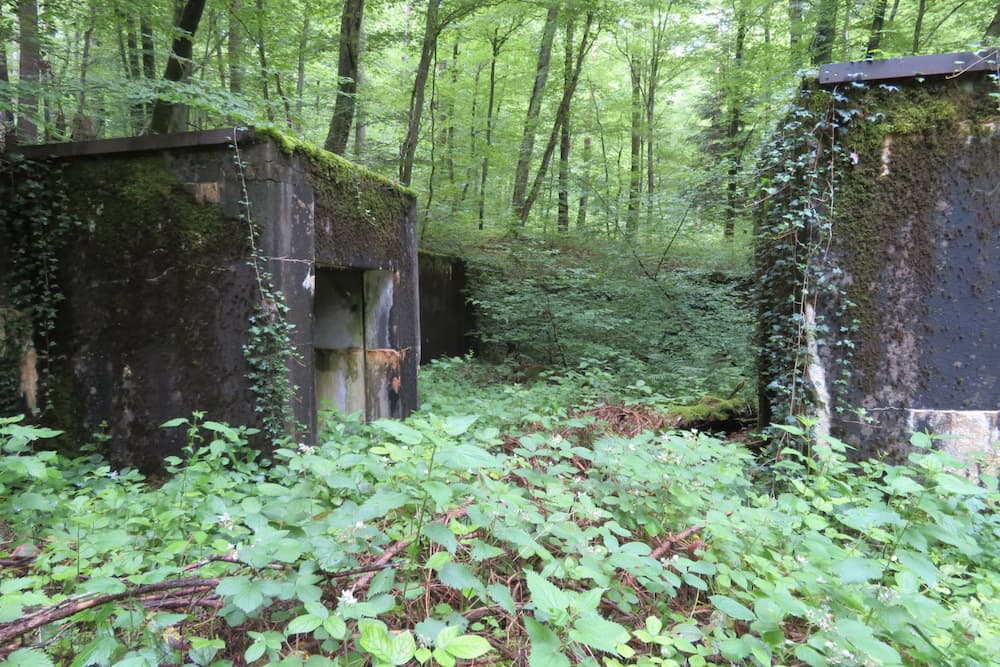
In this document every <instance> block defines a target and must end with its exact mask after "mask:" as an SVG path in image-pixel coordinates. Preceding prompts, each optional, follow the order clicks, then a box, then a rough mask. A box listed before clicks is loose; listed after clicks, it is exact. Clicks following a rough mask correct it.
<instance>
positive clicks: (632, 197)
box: [625, 55, 643, 236]
mask: <svg viewBox="0 0 1000 667" xmlns="http://www.w3.org/2000/svg"><path fill="white" fill-rule="evenodd" d="M628 66H629V67H628V68H629V78H630V80H631V82H632V122H631V132H630V134H631V137H632V143H631V152H630V154H629V155H630V162H629V178H628V215H627V216H626V218H625V233H626V234H627V235H628V236H635V235H636V233H637V232H638V231H639V197H640V194H641V193H640V190H642V115H643V114H642V72H641V70H640V63H639V59H638V56H636V55H633V56H631V57H630V58H629V63H628Z"/></svg>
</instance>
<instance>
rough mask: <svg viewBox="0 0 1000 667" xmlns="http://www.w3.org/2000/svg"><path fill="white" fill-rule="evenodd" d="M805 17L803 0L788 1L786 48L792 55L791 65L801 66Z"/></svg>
mask: <svg viewBox="0 0 1000 667" xmlns="http://www.w3.org/2000/svg"><path fill="white" fill-rule="evenodd" d="M804 15H805V0H788V46H789V48H790V50H791V54H792V63H793V64H794V65H795V66H797V67H798V66H801V64H802V58H801V48H802V46H801V45H802V32H803V30H804V28H803V22H804V21H803V19H804Z"/></svg>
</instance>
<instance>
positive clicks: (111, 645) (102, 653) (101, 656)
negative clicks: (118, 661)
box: [70, 635, 121, 667]
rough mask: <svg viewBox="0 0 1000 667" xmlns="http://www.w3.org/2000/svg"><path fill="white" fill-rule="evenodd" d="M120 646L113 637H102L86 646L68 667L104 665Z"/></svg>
mask: <svg viewBox="0 0 1000 667" xmlns="http://www.w3.org/2000/svg"><path fill="white" fill-rule="evenodd" d="M119 646H121V644H119V643H118V640H117V639H115V638H114V637H108V636H107V635H102V636H100V637H97V638H95V639H94V640H93V641H91V642H90V643H88V644H86V645H85V646H84V647H83V648H82V649H80V651H79V653H77V654H76V657H75V658H74V659H73V662H72V663H71V664H70V667H89V666H90V665H106V664H108V662H109V661H110V660H111V656H112V655H114V652H115V651H116V650H118V647H119Z"/></svg>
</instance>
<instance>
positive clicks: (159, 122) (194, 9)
mask: <svg viewBox="0 0 1000 667" xmlns="http://www.w3.org/2000/svg"><path fill="white" fill-rule="evenodd" d="M204 10H205V0H187V4H185V5H184V10H183V11H182V12H181V16H180V21H178V23H177V25H176V32H177V36H176V37H174V42H173V46H172V47H171V49H170V58H169V59H168V60H167V68H166V71H165V72H164V73H163V78H164V79H166V80H167V81H177V82H182V81H186V80H187V78H188V77H189V76H190V75H191V70H192V65H193V63H192V62H191V55H192V53H193V52H194V33H195V31H196V30H197V29H198V23H199V21H201V14H202V12H203V11H204ZM186 126H187V106H186V105H183V104H177V103H175V102H168V101H166V100H163V99H158V100H156V102H155V103H154V104H153V120H152V122H151V123H150V128H149V129H150V132H152V133H153V134H162V133H165V132H179V131H181V130H183V129H185V127H186Z"/></svg>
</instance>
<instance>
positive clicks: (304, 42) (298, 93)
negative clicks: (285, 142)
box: [295, 6, 310, 130]
mask: <svg viewBox="0 0 1000 667" xmlns="http://www.w3.org/2000/svg"><path fill="white" fill-rule="evenodd" d="M309 12H310V9H309V7H308V6H307V7H305V9H304V10H303V12H302V32H301V33H299V54H298V55H299V62H298V69H297V71H296V77H295V119H296V129H298V130H301V129H302V97H303V95H305V91H306V56H307V55H308V48H309Z"/></svg>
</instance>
